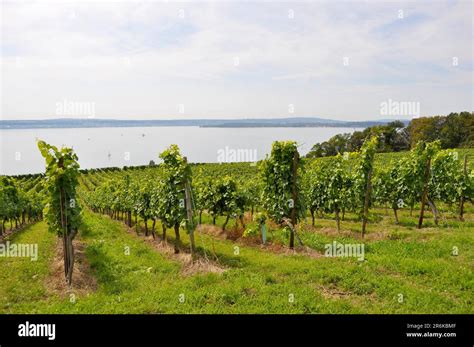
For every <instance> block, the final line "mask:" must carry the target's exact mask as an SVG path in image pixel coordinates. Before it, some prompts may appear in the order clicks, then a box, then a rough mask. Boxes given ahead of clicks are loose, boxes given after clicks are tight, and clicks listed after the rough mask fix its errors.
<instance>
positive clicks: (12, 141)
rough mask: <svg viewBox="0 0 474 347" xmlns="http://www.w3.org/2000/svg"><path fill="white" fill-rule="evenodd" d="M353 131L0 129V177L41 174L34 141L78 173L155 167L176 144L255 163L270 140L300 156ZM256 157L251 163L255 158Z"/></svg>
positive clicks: (216, 158)
mask: <svg viewBox="0 0 474 347" xmlns="http://www.w3.org/2000/svg"><path fill="white" fill-rule="evenodd" d="M355 130H360V129H353V128H199V127H145V128H138V127H137V128H75V129H21V130H16V129H12V130H0V145H1V149H0V156H1V160H0V174H4V175H14V174H27V173H39V172H44V166H45V164H44V159H43V158H42V157H41V154H40V153H39V150H38V148H37V146H36V139H42V140H44V141H46V142H48V143H50V144H53V145H56V146H61V145H65V146H68V147H73V148H74V150H75V151H76V153H77V155H78V156H79V163H80V165H81V168H84V169H87V168H97V167H110V166H118V167H122V166H133V165H144V164H148V163H149V162H150V160H154V161H155V162H159V160H158V154H159V153H160V152H162V151H163V150H164V149H165V148H166V147H168V146H169V145H170V144H173V143H174V144H177V145H178V146H179V147H180V149H181V153H182V154H183V155H185V156H187V157H188V161H189V162H194V163H195V162H210V163H215V162H220V161H255V160H260V159H263V158H265V155H266V154H268V153H269V152H270V150H271V145H272V142H273V141H276V140H294V141H297V142H298V144H299V145H300V147H299V151H300V153H301V154H302V155H304V154H306V153H307V152H308V151H309V150H310V149H311V147H312V146H313V145H314V144H315V143H317V142H322V141H325V140H328V139H329V138H330V137H331V136H333V135H336V134H340V133H348V132H353V131H355ZM255 157H256V158H255Z"/></svg>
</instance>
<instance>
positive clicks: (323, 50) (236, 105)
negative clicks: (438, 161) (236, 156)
mask: <svg viewBox="0 0 474 347" xmlns="http://www.w3.org/2000/svg"><path fill="white" fill-rule="evenodd" d="M290 9H291V10H293V11H294V12H293V13H294V18H293V19H290V18H288V11H289V10H290ZM399 9H403V13H404V18H403V19H398V18H397V16H398V13H399V12H398V11H399ZM2 10H3V11H2V12H3V13H2V19H3V21H2V24H1V28H2V77H1V81H2V97H3V98H2V113H1V116H2V117H4V118H8V119H10V118H44V117H55V115H54V109H55V108H54V107H55V104H56V102H58V101H61V100H64V99H68V100H77V101H90V102H95V103H96V105H97V106H96V108H97V117H104V118H105V117H121V118H132V117H135V118H151V117H156V118H170V117H178V116H179V117H183V115H181V114H178V112H177V107H176V105H177V104H185V105H186V107H185V110H186V113H185V114H184V116H185V117H252V116H264V117H271V116H276V117H278V116H288V114H287V106H288V104H289V103H293V104H295V109H296V113H295V115H304V116H310V115H314V116H327V117H338V118H345V119H374V118H377V117H378V114H377V112H378V111H379V109H378V107H379V105H380V102H382V101H384V100H387V99H389V98H391V99H395V100H396V99H398V100H407V101H408V100H414V101H419V102H420V103H421V111H422V114H440V113H441V114H442V113H448V112H450V111H459V110H465V109H467V110H472V101H471V100H472V98H473V94H472V93H473V92H472V73H473V70H472V69H473V66H472V31H471V30H472V27H471V25H472V4H471V3H470V2H467V1H459V2H457V3H452V2H450V1H446V2H440V1H437V2H435V3H433V4H432V3H430V4H429V5H428V4H426V3H415V4H414V3H411V2H386V3H381V4H379V3H372V2H370V1H369V2H366V1H360V2H356V1H353V2H352V1H341V2H323V1H315V2H309V3H306V2H305V3H300V2H290V3H263V2H262V3H258V2H257V3H238V2H210V3H208V2H206V3H191V4H190V3H175V2H169V3H168V2H154V1H147V2H138V1H123V2H118V3H117V2H107V1H105V2H104V1H100V2H88V1H86V2H80V3H76V2H73V1H66V2H55V1H52V2H51V1H49V2H26V1H22V2H15V3H13V2H5V3H2ZM344 57H348V59H349V60H348V61H349V65H348V66H344V65H343V59H344ZM453 57H457V58H458V60H459V66H457V67H454V66H452V59H453ZM236 58H238V62H239V64H238V66H235V64H234V62H235V59H236Z"/></svg>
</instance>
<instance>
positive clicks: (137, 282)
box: [0, 208, 474, 313]
mask: <svg viewBox="0 0 474 347" xmlns="http://www.w3.org/2000/svg"><path fill="white" fill-rule="evenodd" d="M376 212H378V214H379V215H381V218H382V219H381V220H380V221H379V222H377V223H374V224H371V225H370V228H369V235H370V234H372V235H375V234H376V233H383V234H384V235H383V236H381V237H380V238H377V237H376V238H370V237H367V239H366V240H364V243H365V260H364V261H362V262H361V261H358V260H357V259H356V258H330V257H324V256H320V257H309V256H306V255H300V254H291V253H288V252H275V251H273V250H272V249H269V248H268V247H262V246H258V245H245V244H244V243H242V242H239V241H231V240H225V239H222V238H218V237H215V236H210V235H208V234H203V233H199V232H197V235H196V236H197V240H196V241H197V242H196V243H197V245H198V247H199V249H200V252H201V253H202V252H204V251H205V252H206V254H207V255H208V256H211V254H213V255H214V254H215V255H216V256H217V259H218V260H216V262H218V263H219V265H220V266H222V267H223V268H225V271H224V272H223V273H200V274H199V273H198V274H191V275H186V274H183V271H182V268H183V264H181V263H180V262H179V261H177V260H175V259H172V258H170V257H169V256H167V255H166V254H162V253H160V252H159V251H157V249H156V248H154V247H153V242H152V241H150V242H144V240H143V238H144V237H143V236H142V235H141V236H137V235H136V234H134V233H133V232H131V231H127V230H126V227H125V225H124V224H123V223H121V222H119V221H113V220H111V219H110V218H108V217H106V216H99V215H96V214H93V213H91V212H88V211H85V213H84V226H83V229H82V231H81V236H80V239H81V242H83V243H84V244H85V246H86V248H85V250H86V251H85V253H86V258H87V261H88V263H89V264H90V269H91V273H92V275H93V277H94V278H95V279H96V281H97V283H98V285H97V289H96V290H94V291H91V292H89V293H85V294H84V293H82V294H79V293H78V294H77V298H76V300H75V303H72V302H71V301H70V297H69V294H71V293H75V292H74V289H73V290H72V292H71V293H69V292H65V293H55V292H51V291H50V289H49V286H48V282H49V281H51V276H52V274H51V262H52V259H53V257H54V248H55V244H56V240H55V239H56V236H55V235H53V234H51V233H48V232H47V226H46V224H45V223H44V222H40V223H37V224H35V225H33V226H30V227H28V228H26V229H25V230H24V231H22V232H20V233H18V234H16V235H13V236H12V238H13V239H12V240H11V241H14V242H16V243H35V242H36V243H38V245H39V254H40V256H39V259H38V261H37V262H31V261H30V260H29V259H21V258H0V268H1V269H2V272H1V274H0V312H1V313H473V312H474V310H473V308H472V307H473V306H474V305H473V299H474V298H473V293H474V275H473V270H472V269H473V264H474V240H473V237H472V230H473V229H474V225H473V222H472V220H473V218H472V217H473V215H474V214H473V212H474V211H473V210H472V208H470V209H469V211H468V215H467V216H468V217H469V220H470V222H469V221H468V222H464V223H461V222H457V223H456V222H454V221H453V223H452V225H450V226H448V227H445V228H432V227H427V228H424V229H422V230H417V229H415V228H414V227H413V228H412V227H411V226H409V225H407V226H405V225H403V221H404V220H407V221H408V220H411V219H413V217H410V216H409V215H408V213H409V212H408V211H403V212H402V225H400V226H396V227H394V226H393V225H392V223H391V221H390V218H391V217H390V216H385V214H384V211H383V210H380V211H376ZM349 219H350V216H349ZM205 222H206V223H209V222H210V220H209V219H208V217H207V216H206V217H205ZM219 222H221V221H220V220H218V223H219ZM345 223H346V226H347V229H349V230H350V226H351V223H354V224H355V223H357V222H356V221H350V220H348V221H346V222H345ZM231 227H232V226H231ZM344 229H345V228H344ZM158 230H161V229H160V228H159V225H158ZM333 230H334V229H333V221H331V220H326V219H318V220H317V224H316V227H315V228H311V227H310V226H308V225H306V226H303V227H302V228H301V232H300V233H301V236H302V239H303V242H304V243H305V244H306V245H307V246H309V247H311V248H313V249H315V250H318V251H320V253H323V249H324V245H325V244H327V243H331V242H333V241H334V240H336V241H338V242H344V243H357V242H361V240H360V239H359V236H358V235H357V233H353V232H344V230H343V232H341V233H340V234H335V233H334V232H333ZM172 235H173V233H172V232H169V241H170V242H172V241H173V237H172ZM182 238H183V243H184V246H185V247H186V246H189V244H188V241H189V240H188V238H187V235H186V234H185V233H184V231H183V232H182ZM270 238H271V241H274V242H277V240H278V238H284V235H283V231H282V230H274V231H273V236H272V235H270ZM155 242H158V241H155ZM236 246H237V247H239V252H238V254H236ZM454 246H455V247H457V248H458V255H457V256H454V255H453V254H452V250H453V247H454ZM126 247H129V249H130V255H126V254H125V252H124V250H125V248H126ZM400 294H401V295H403V300H402V302H400ZM183 295H184V296H183ZM290 296H292V297H294V302H291V300H289V298H290ZM183 298H184V300H183ZM180 299H181V300H180ZM183 301H184V302H183Z"/></svg>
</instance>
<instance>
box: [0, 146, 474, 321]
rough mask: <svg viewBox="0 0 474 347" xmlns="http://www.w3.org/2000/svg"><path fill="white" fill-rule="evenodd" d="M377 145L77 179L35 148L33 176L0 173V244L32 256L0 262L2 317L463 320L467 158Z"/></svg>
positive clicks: (470, 241)
mask: <svg viewBox="0 0 474 347" xmlns="http://www.w3.org/2000/svg"><path fill="white" fill-rule="evenodd" d="M377 141H378V139H377V138H376V137H372V138H370V139H367V140H366V142H365V143H364V145H363V146H362V148H361V150H360V151H358V152H352V153H341V154H339V155H337V156H335V157H324V158H317V159H308V158H304V157H300V155H299V153H298V146H297V144H296V143H294V142H291V141H288V142H275V143H274V144H273V147H272V151H271V153H270V154H269V155H268V157H267V159H266V160H263V161H261V162H258V163H222V164H193V163H188V161H187V159H186V157H185V153H181V152H180V150H179V148H178V147H177V146H176V145H171V146H170V147H169V148H168V149H167V150H165V151H164V152H162V153H161V154H159V158H156V159H157V162H159V164H158V165H150V166H142V167H126V168H104V169H90V170H80V169H79V164H78V160H79V159H78V158H77V156H76V155H75V154H74V152H73V151H72V150H70V149H67V148H64V149H58V148H56V147H54V146H50V145H48V144H46V143H44V142H39V148H40V150H41V154H42V155H43V157H44V158H45V161H46V172H45V173H44V174H41V175H26V176H17V177H5V176H4V177H1V190H0V218H1V219H2V224H0V227H1V229H0V241H1V242H6V241H11V242H15V243H35V244H38V249H39V259H38V261H36V262H31V261H30V260H29V259H20V258H6V257H5V258H2V257H0V267H1V269H2V272H1V273H0V311H1V312H11V313H17V312H29V313H33V312H35V313H46V312H47V313H51V312H66V313H74V312H79V313H158V312H165V313H175V312H182V313H190V312H195V313H216V312H220V313H239V312H241V313H244V312H245V313H276V312H288V313H367V312H372V313H451V312H452V313H455V312H457V313H473V312H474V311H473V309H472V307H473V300H474V295H473V293H474V273H473V265H474V236H473V232H474V208H473V197H474V162H473V159H472V158H473V157H474V151H473V150H472V149H457V150H442V149H441V147H440V143H439V142H436V141H435V142H431V143H421V142H420V143H419V144H418V145H417V146H415V147H414V148H413V149H412V150H411V151H410V152H400V153H385V154H384V153H376V148H377ZM47 229H49V230H50V231H51V232H48V231H47ZM58 240H59V241H58ZM328 245H335V246H334V247H335V248H337V245H342V247H343V248H344V245H354V246H357V247H360V246H361V245H362V246H363V248H362V249H363V253H362V254H359V253H358V257H354V256H350V255H349V256H347V254H342V253H341V256H334V254H335V253H333V254H332V255H328V253H327V250H328ZM354 249H355V248H354ZM58 254H60V257H59V260H58ZM54 262H59V264H60V265H61V271H63V273H61V274H60V276H59V277H62V278H64V282H65V283H66V285H64V286H58V285H56V287H55V288H53V289H52V288H51V287H52V285H51V282H54V283H56V282H57V278H55V279H53V277H58V273H57V271H56V272H55V269H53V267H52V265H51V264H52V263H54ZM75 269H76V270H75ZM56 270H57V269H56ZM58 288H59V289H58ZM72 298H73V299H72Z"/></svg>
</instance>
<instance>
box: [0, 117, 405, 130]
mask: <svg viewBox="0 0 474 347" xmlns="http://www.w3.org/2000/svg"><path fill="white" fill-rule="evenodd" d="M391 121H393V120H380V121H340V120H330V119H323V118H316V117H295V118H269V119H262V118H260V119H175V120H118V119H95V118H91V119H73V118H65V119H42V120H0V129H3V130H18V129H67V128H137V127H200V128H324V127H330V128H334V127H336V128H367V127H370V126H374V125H384V124H387V123H389V122H391ZM402 122H404V123H405V122H406V123H407V122H408V120H402Z"/></svg>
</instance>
